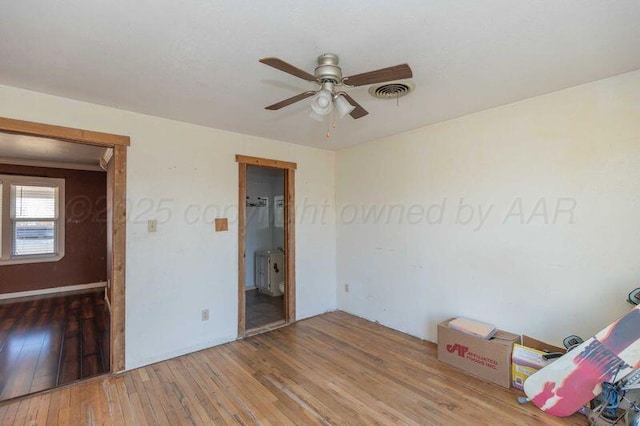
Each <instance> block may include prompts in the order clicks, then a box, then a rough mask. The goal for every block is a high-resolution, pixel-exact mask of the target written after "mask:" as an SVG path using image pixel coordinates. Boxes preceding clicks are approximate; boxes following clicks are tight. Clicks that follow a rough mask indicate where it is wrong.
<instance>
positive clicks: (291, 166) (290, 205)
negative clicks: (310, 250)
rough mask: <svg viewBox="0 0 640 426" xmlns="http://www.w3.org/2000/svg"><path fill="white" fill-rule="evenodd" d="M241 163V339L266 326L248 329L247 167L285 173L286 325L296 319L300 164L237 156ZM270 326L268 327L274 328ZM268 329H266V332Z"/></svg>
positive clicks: (239, 176)
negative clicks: (270, 168)
mask: <svg viewBox="0 0 640 426" xmlns="http://www.w3.org/2000/svg"><path fill="white" fill-rule="evenodd" d="M236 161H237V162H238V188H239V189H238V337H246V336H249V335H254V334H256V332H261V331H262V329H263V327H259V328H255V329H252V330H249V331H247V330H246V322H245V321H246V294H245V292H246V287H245V286H246V282H245V281H246V265H247V259H246V255H247V253H246V252H247V231H246V213H247V212H246V210H247V208H246V198H247V166H248V165H254V166H260V167H272V168H276V169H283V170H284V174H285V176H284V194H285V207H286V208H285V212H284V214H285V218H284V220H285V258H286V261H285V262H286V268H285V293H284V310H285V312H284V317H285V320H284V322H285V324H290V323H292V322H295V320H296V276H295V270H296V254H295V251H296V247H295V239H296V234H295V171H296V167H297V165H296V164H295V163H289V162H286V161H279V160H269V159H265V158H257V157H247V156H244V155H236ZM271 325H272V324H267V325H266V326H265V327H268V326H271ZM267 329H268V328H265V330H267Z"/></svg>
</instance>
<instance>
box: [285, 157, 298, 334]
mask: <svg viewBox="0 0 640 426" xmlns="http://www.w3.org/2000/svg"><path fill="white" fill-rule="evenodd" d="M284 191H285V206H286V209H285V217H284V221H285V222H284V223H285V236H284V237H285V245H284V246H285V248H284V250H285V253H286V257H287V260H286V263H287V264H286V269H285V296H284V298H285V300H284V303H285V320H286V321H287V323H292V322H294V321H295V320H296V229H295V228H296V227H295V225H296V223H295V211H296V210H295V199H296V196H295V191H296V182H295V170H294V169H288V170H286V171H285V185H284Z"/></svg>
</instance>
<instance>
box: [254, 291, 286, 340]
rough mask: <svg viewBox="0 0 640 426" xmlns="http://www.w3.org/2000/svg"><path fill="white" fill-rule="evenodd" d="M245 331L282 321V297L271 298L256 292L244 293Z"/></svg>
mask: <svg viewBox="0 0 640 426" xmlns="http://www.w3.org/2000/svg"><path fill="white" fill-rule="evenodd" d="M245 301H246V302H245V303H246V308H245V326H246V328H247V330H251V329H252V328H256V327H260V326H263V325H265V324H269V323H272V322H276V321H280V320H284V296H277V297H271V296H268V295H266V294H262V293H260V292H259V291H258V290H248V291H246V292H245Z"/></svg>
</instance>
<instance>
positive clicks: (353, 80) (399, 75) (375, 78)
mask: <svg viewBox="0 0 640 426" xmlns="http://www.w3.org/2000/svg"><path fill="white" fill-rule="evenodd" d="M411 77H413V72H411V68H410V67H409V65H408V64H402V65H396V66H393V67H388V68H382V69H379V70H376V71H370V72H365V73H362V74H356V75H352V76H349V77H345V78H343V79H342V81H344V83H345V84H346V85H347V86H356V87H357V86H364V85H367V84H375V83H384V82H385V81H392V80H402V79H405V78H411Z"/></svg>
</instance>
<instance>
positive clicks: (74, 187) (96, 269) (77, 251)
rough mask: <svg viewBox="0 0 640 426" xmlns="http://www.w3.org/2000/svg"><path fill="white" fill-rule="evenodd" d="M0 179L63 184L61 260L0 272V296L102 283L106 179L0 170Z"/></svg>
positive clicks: (102, 176)
mask: <svg viewBox="0 0 640 426" xmlns="http://www.w3.org/2000/svg"><path fill="white" fill-rule="evenodd" d="M0 174H5V175H7V174H14V175H24V176H41V177H52V178H64V179H65V210H66V212H65V213H66V223H65V254H64V257H63V258H62V259H60V260H59V261H57V262H44V263H26V264H22V265H1V266H0V294H3V293H12V292H16V291H27V290H39V289H44V288H50V287H62V286H67V285H76V284H89V283H94V282H100V281H106V279H107V221H106V218H107V214H106V213H107V212H106V209H107V203H106V194H107V174H106V173H103V172H89V171H82V170H65V169H53V168H44V167H26V166H12V165H7V164H0Z"/></svg>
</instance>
